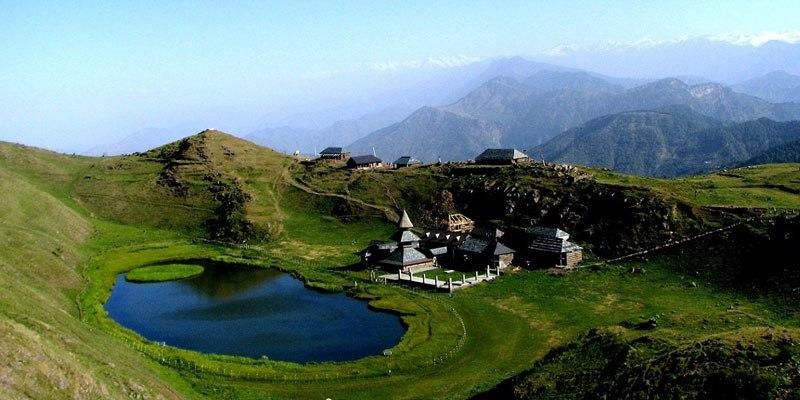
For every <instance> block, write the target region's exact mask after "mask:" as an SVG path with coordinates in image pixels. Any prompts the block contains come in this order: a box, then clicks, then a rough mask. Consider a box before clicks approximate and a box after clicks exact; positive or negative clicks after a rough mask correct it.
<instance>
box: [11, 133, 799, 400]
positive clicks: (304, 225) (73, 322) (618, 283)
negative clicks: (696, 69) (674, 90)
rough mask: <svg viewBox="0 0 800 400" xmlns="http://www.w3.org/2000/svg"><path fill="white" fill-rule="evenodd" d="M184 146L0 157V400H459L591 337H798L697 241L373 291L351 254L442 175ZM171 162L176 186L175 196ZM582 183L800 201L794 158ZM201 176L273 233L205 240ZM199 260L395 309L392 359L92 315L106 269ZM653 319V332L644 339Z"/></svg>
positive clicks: (241, 148) (742, 201)
mask: <svg viewBox="0 0 800 400" xmlns="http://www.w3.org/2000/svg"><path fill="white" fill-rule="evenodd" d="M191 141H194V142H191V143H190V144H191V145H192V146H190V147H189V148H188V150H186V151H184V152H183V153H181V154H180V158H175V157H177V156H175V153H174V151H173V150H174V149H170V148H162V149H157V150H156V151H153V152H150V153H147V154H145V155H140V156H122V157H104V158H88V157H71V156H65V155H60V154H55V153H51V152H46V151H42V150H38V149H32V148H27V147H22V146H17V145H11V144H0V189H2V192H3V193H4V195H3V196H4V201H3V202H1V203H0V230H2V235H3V239H2V240H1V241H0V254H2V257H0V273H2V274H3V275H4V279H3V280H0V287H1V288H2V291H0V330H2V336H3V338H4V345H3V346H0V359H1V360H2V361H3V362H2V365H3V367H2V368H3V369H0V372H2V375H1V376H2V377H3V381H2V382H3V384H2V385H0V397H3V398H26V397H33V398H53V399H60V398H64V399H66V398H176V399H177V398H197V399H203V398H209V399H217V398H222V399H261V398H285V399H297V398H317V399H318V398H363V399H375V398H448V399H463V398H469V397H471V396H475V395H478V394H480V393H482V392H484V391H487V390H490V389H492V388H493V387H495V386H496V385H498V384H499V383H501V382H503V381H504V380H506V379H508V378H511V377H512V376H515V375H517V374H519V373H522V372H524V371H528V370H530V369H531V368H532V367H534V365H537V362H541V360H542V359H543V357H545V356H546V355H547V354H548V353H549V352H550V351H552V350H553V349H556V348H559V347H560V346H565V345H569V344H570V343H573V342H575V341H577V340H580V338H582V337H584V335H585V334H586V333H587V332H588V331H590V330H593V329H598V328H603V329H606V330H610V331H613V332H614V335H616V336H617V337H619V338H620V340H626V341H629V340H636V339H637V338H642V337H647V338H649V340H658V341H663V342H664V343H669V344H670V345H674V346H691V345H692V344H695V343H701V342H703V341H706V340H709V338H717V337H728V338H733V337H739V336H743V335H745V334H746V333H747V332H752V330H753V329H787V330H789V331H790V332H796V329H797V328H798V325H800V314H798V308H797V307H796V306H795V303H794V302H793V301H792V300H791V298H789V297H786V296H782V295H777V294H775V293H774V292H771V291H769V290H761V291H747V290H743V289H742V288H741V287H739V286H737V285H735V284H733V283H731V281H730V280H729V279H727V278H726V275H725V274H726V273H725V271H726V268H727V267H728V266H729V265H733V264H734V262H735V260H731V259H728V258H726V257H716V255H717V254H718V253H716V251H719V252H724V251H726V250H725V249H726V247H725V246H712V247H713V249H714V251H715V252H709V251H708V248H709V247H708V246H704V245H703V243H704V242H700V243H696V244H687V245H686V246H685V247H681V248H676V249H672V250H669V251H665V252H662V253H658V254H655V255H653V256H651V257H649V258H646V259H645V258H638V259H633V260H630V261H628V262H625V263H619V264H601V265H597V266H595V267H591V268H580V269H577V270H575V271H572V272H570V273H567V274H564V275H553V274H550V273H548V272H546V271H538V270H536V271H527V270H518V271H515V272H512V273H509V274H507V275H504V276H502V277H501V278H500V279H498V280H496V281H494V282H492V283H486V284H481V285H477V286H476V287H473V288H470V289H466V290H462V291H459V292H457V293H455V294H453V295H449V294H446V293H432V292H426V291H422V290H414V289H410V288H406V287H401V286H394V285H384V284H381V283H375V282H371V281H370V279H369V276H370V274H369V272H368V271H365V270H363V269H362V268H360V267H359V266H358V261H359V257H358V251H359V250H360V249H362V248H364V247H365V246H367V245H368V244H369V243H370V242H371V241H372V240H385V239H388V238H389V236H390V235H391V234H392V232H393V231H394V227H393V225H392V221H388V220H387V219H386V214H387V213H385V212H383V211H382V210H384V209H386V210H388V211H392V207H394V206H395V205H402V206H404V207H411V206H413V203H412V202H411V201H410V200H409V199H410V198H416V197H422V196H424V195H425V194H426V193H428V192H430V191H434V190H437V185H438V182H440V180H442V179H446V176H443V175H441V173H442V172H441V171H440V170H438V169H436V168H427V167H426V168H416V169H412V170H409V171H405V172H397V173H395V172H391V171H367V172H365V173H363V174H360V173H353V172H350V171H344V170H342V169H340V168H337V167H335V166H330V167H325V168H321V169H318V170H311V171H307V170H305V169H303V167H300V166H298V165H296V164H295V163H294V162H293V161H292V160H291V159H289V158H287V157H284V156H282V155H279V154H277V153H275V152H272V151H271V150H267V149H263V148H260V147H257V146H255V145H252V144H250V143H247V142H244V141H241V140H238V139H235V138H232V137H230V136H227V135H223V134H220V133H215V132H210V133H205V134H202V135H200V136H195V137H193V138H192V139H191ZM192 152H200V154H202V157H201V156H198V155H197V154H193V153H192ZM165 154H166V155H165ZM167 155H169V157H172V158H171V159H170V162H171V164H168V163H166V162H165V161H164V159H165V157H167ZM165 165H172V166H174V174H176V176H178V177H179V180H178V181H177V183H175V182H172V183H171V184H172V186H170V185H167V184H165V183H164V179H167V178H165V176H167V174H166V173H165V172H164V171H165ZM590 171H591V173H592V174H594V175H595V177H596V179H597V181H599V182H603V183H607V184H611V185H620V186H635V187H647V188H649V190H652V191H653V192H654V193H656V194H663V195H665V196H666V195H669V196H677V197H678V198H680V199H681V200H682V201H685V202H687V203H689V204H692V205H693V206H696V207H700V208H703V207H711V208H713V207H733V208H758V209H772V208H780V209H798V208H800V200H799V199H800V196H798V195H797V190H798V189H800V172H799V171H798V165H796V164H785V165H768V166H760V167H754V168H747V169H738V170H733V171H727V172H725V173H718V174H712V175H707V176H700V177H691V178H682V179H674V180H663V179H648V178H639V177H630V176H623V175H619V174H614V173H610V172H606V171H596V170H590ZM208 177H211V178H208ZM215 180H216V181H224V183H228V184H231V185H239V186H240V187H242V188H244V190H245V191H246V192H247V193H248V194H249V196H250V199H249V201H248V202H246V204H245V205H244V208H243V209H242V210H240V211H241V213H242V214H243V215H244V216H245V217H246V218H247V220H248V221H250V222H252V223H253V224H254V226H256V227H258V228H259V229H261V231H260V232H266V233H267V235H268V237H269V239H268V240H260V241H255V240H253V241H251V240H244V241H235V242H226V241H225V240H216V239H215V240H209V238H208V237H207V235H206V229H208V228H207V225H206V224H205V222H206V221H207V220H209V219H210V218H212V217H213V216H215V215H219V213H220V207H219V204H218V203H219V201H218V199H217V198H215V197H214V196H213V195H212V194H210V193H211V192H209V188H210V187H212V185H214V182H215ZM295 180H299V183H298V182H296V181H295ZM410 181H413V182H417V184H416V185H409V184H408V182H410ZM404 185H408V186H404ZM409 192H416V194H414V193H412V194H410V195H409V194H408V193H409ZM403 193H406V195H407V197H403ZM334 195H339V196H334ZM360 202H364V203H368V204H372V205H376V206H377V207H375V208H370V207H365V206H363V205H360ZM225 216H226V217H228V216H230V215H228V214H226V215H225ZM243 226H244V227H247V226H246V225H243ZM198 260H201V261H205V260H207V261H213V262H219V263H227V264H230V265H232V266H233V265H250V266H257V267H263V268H277V269H280V270H283V271H286V272H288V273H291V274H293V275H294V276H296V277H297V278H298V279H301V280H302V281H303V282H304V283H305V284H306V285H307V286H309V287H314V288H318V289H322V290H329V291H346V292H347V293H348V294H349V295H352V296H355V297H357V298H360V299H364V300H366V301H369V302H370V305H371V306H372V307H374V308H377V309H382V310H387V311H391V312H394V313H397V314H399V315H401V316H402V319H403V322H404V324H405V325H406V326H407V332H406V334H405V335H404V336H403V338H402V339H401V341H400V342H399V343H398V344H397V345H396V346H395V347H394V348H393V349H392V352H391V354H390V355H388V356H383V355H377V356H372V357H367V358H364V359H361V360H357V361H353V362H344V363H310V364H296V363H289V362H282V361H278V360H263V359H249V358H243V357H233V356H224V355H208V354H201V353H198V352H193V351H188V350H182V349H177V348H171V347H166V346H161V345H159V344H157V343H153V342H149V341H147V340H145V339H144V338H142V337H141V336H139V335H138V334H137V333H135V332H133V331H130V330H128V329H126V328H123V327H121V326H119V325H118V324H116V323H115V322H114V321H112V320H111V319H110V318H109V317H108V315H107V314H106V312H105V310H104V308H103V303H104V301H105V300H106V299H107V298H108V296H109V293H110V290H111V289H112V286H113V283H114V281H115V279H116V277H117V275H118V274H120V273H124V274H126V277H127V278H128V279H130V280H138V281H157V280H165V279H179V278H185V277H189V276H192V275H194V274H197V273H199V272H200V271H202V267H200V266H198V265H197V264H196V263H197V262H198ZM729 263H730V264H729ZM712 272H713V273H712ZM434 273H436V274H444V273H443V272H441V271H439V272H431V274H434ZM432 276H433V275H430V277H432ZM442 276H444V275H442ZM650 319H654V320H656V321H657V327H656V328H655V329H650V330H642V329H639V326H640V324H641V323H643V322H646V321H649V320H650ZM553 376H558V375H557V374H556V375H553ZM543 379H544V378H543ZM548 379H554V378H548ZM545 383H546V382H545Z"/></svg>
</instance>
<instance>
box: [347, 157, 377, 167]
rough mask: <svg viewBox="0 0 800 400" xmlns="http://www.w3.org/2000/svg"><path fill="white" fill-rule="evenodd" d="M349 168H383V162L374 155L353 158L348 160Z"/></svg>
mask: <svg viewBox="0 0 800 400" xmlns="http://www.w3.org/2000/svg"><path fill="white" fill-rule="evenodd" d="M347 167H348V168H352V169H371V168H381V167H383V161H381V159H380V158H378V157H375V156H373V155H366V156H353V157H350V159H348V160H347Z"/></svg>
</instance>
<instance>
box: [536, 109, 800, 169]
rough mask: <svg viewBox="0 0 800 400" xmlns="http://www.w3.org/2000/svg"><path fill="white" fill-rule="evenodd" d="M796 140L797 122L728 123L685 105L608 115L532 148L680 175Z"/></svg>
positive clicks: (571, 159) (557, 158) (561, 158)
mask: <svg viewBox="0 0 800 400" xmlns="http://www.w3.org/2000/svg"><path fill="white" fill-rule="evenodd" d="M796 140H800V122H798V121H790V122H776V121H772V120H770V119H767V118H760V119H757V120H752V121H746V122H741V123H734V124H730V123H728V124H726V123H723V122H721V121H718V120H716V119H713V118H710V117H707V116H705V115H702V114H700V113H698V112H695V111H693V110H691V109H689V108H688V107H685V106H681V107H675V106H672V107H667V108H665V109H662V110H657V111H629V112H623V113H618V114H612V115H606V116H603V117H600V118H597V119H594V120H592V121H589V122H587V123H586V124H584V125H582V126H580V127H577V128H574V129H571V130H568V131H566V132H564V133H562V134H560V135H558V136H556V137H555V138H553V139H552V140H551V141H549V142H548V143H546V144H544V145H542V146H539V147H537V148H536V149H535V150H534V151H532V153H533V154H532V155H534V156H539V155H541V156H543V157H544V158H545V160H546V161H554V162H565V163H574V164H582V165H589V166H595V167H605V168H611V169H614V170H617V171H621V172H625V173H630V174H636V175H650V176H679V175H690V174H697V173H701V172H707V171H712V170H716V169H720V168H725V167H729V166H734V165H738V164H739V163H741V162H742V161H745V160H748V159H750V158H752V157H754V156H756V155H758V154H762V153H763V152H765V151H768V150H769V149H772V148H775V146H781V145H783V144H785V143H787V142H791V141H796Z"/></svg>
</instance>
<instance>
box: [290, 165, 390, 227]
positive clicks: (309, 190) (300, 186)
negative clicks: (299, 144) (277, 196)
mask: <svg viewBox="0 0 800 400" xmlns="http://www.w3.org/2000/svg"><path fill="white" fill-rule="evenodd" d="M286 181H287V182H288V183H289V184H290V185H292V186H293V187H295V188H297V189H300V190H302V191H304V192H306V193H308V194H312V195H316V196H325V197H336V198H340V199H343V200H345V201H349V202H351V203H355V204H358V205H359V206H362V207H365V208H369V209H373V210H377V211H380V212H381V213H383V215H384V216H385V217H386V218H387V219H388V220H389V221H396V220H397V219H398V218H400V216H399V215H398V213H397V211H396V210H392V209H391V208H389V207H384V206H379V205H377V204H372V203H367V202H366V201H364V200H361V199H357V198H355V197H353V196H350V195H345V194H339V193H328V192H320V191H317V190H315V189H313V188H311V187H310V186H308V185H306V184H305V183H302V182H300V181H298V180H297V179H295V178H293V177H291V176H287V177H286Z"/></svg>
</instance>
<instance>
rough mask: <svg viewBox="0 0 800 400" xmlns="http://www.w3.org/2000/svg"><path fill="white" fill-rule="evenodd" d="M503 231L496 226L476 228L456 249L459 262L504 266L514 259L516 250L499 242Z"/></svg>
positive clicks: (472, 265)
mask: <svg viewBox="0 0 800 400" xmlns="http://www.w3.org/2000/svg"><path fill="white" fill-rule="evenodd" d="M502 236H503V231H501V230H499V229H495V228H482V229H474V230H473V231H472V232H471V233H470V234H469V235H467V237H466V238H465V239H464V241H462V242H461V243H459V244H458V246H457V247H456V248H455V249H454V258H455V260H456V263H457V264H460V265H469V266H471V267H474V268H482V267H485V266H487V265H488V266H492V267H498V268H504V267H506V266H508V265H510V264H511V263H512V262H513V261H514V253H515V251H514V250H513V249H511V248H509V247H508V246H506V245H504V244H502V243H500V242H499V239H500V238H501V237H502Z"/></svg>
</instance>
